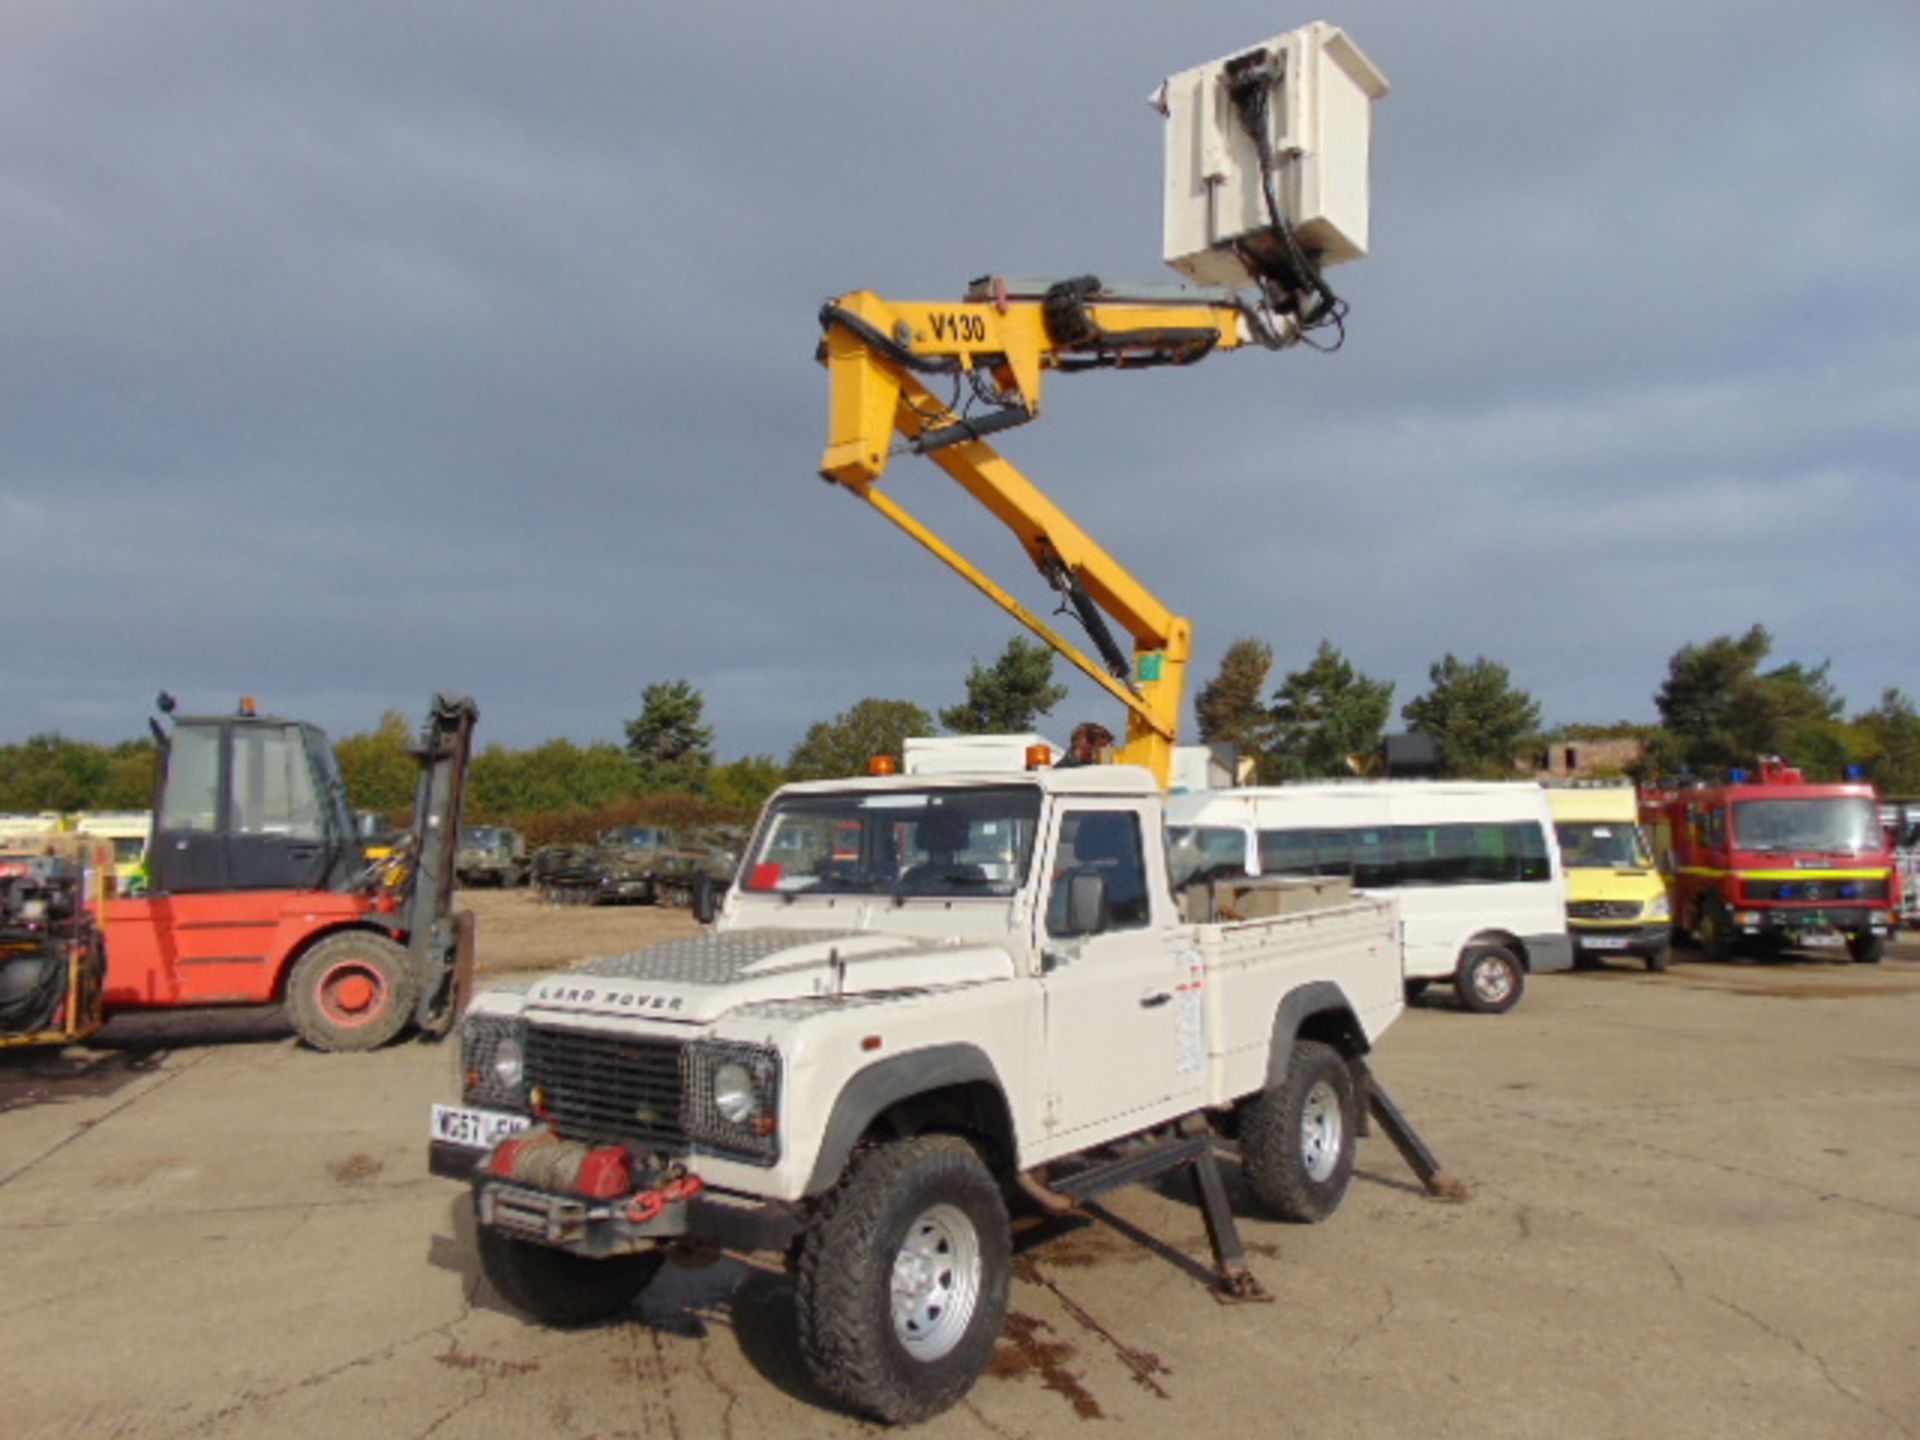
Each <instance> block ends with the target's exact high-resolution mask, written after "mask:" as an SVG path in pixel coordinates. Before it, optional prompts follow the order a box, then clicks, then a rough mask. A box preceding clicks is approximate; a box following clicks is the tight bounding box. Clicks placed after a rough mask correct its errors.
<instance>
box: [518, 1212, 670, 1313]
mask: <svg viewBox="0 0 1920 1440" xmlns="http://www.w3.org/2000/svg"><path fill="white" fill-rule="evenodd" d="M664 1258H665V1257H664V1256H663V1255H662V1254H661V1252H660V1251H658V1250H650V1251H647V1252H645V1253H643V1254H639V1255H613V1256H609V1257H608V1258H607V1259H604V1260H589V1259H588V1258H587V1257H585V1256H584V1255H570V1254H568V1253H567V1252H566V1251H565V1250H555V1249H553V1248H552V1247H551V1246H547V1245H536V1244H534V1243H533V1242H532V1241H530V1240H515V1239H513V1238H511V1237H510V1236H506V1235H502V1234H501V1233H500V1232H499V1231H497V1230H495V1229H493V1228H491V1227H490V1226H486V1225H482V1226H481V1227H480V1269H481V1270H482V1271H483V1272H484V1273H485V1274H486V1277H487V1283H488V1284H490V1285H492V1286H493V1288H494V1289H495V1290H497V1291H499V1292H500V1298H501V1299H503V1300H505V1301H506V1302H507V1303H508V1304H509V1305H511V1306H513V1307H514V1308H515V1309H516V1310H523V1311H525V1312H526V1313H527V1314H529V1315H531V1316H532V1317H533V1318H534V1319H536V1320H538V1321H539V1322H540V1323H541V1324H543V1325H553V1326H558V1327H560V1328H562V1329H565V1328H569V1327H572V1326H575V1325H591V1324H592V1323H593V1322H594V1321H596V1320H606V1319H609V1318H611V1317H612V1316H615V1315H618V1314H619V1313H620V1312H621V1311H623V1310H625V1309H626V1308H627V1307H628V1306H629V1305H631V1304H632V1303H633V1302H634V1300H635V1299H636V1298H637V1297H638V1296H639V1294H640V1292H641V1291H642V1290H644V1289H646V1288H647V1286H648V1285H649V1284H650V1283H651V1282H652V1280H653V1277H654V1276H655V1275H656V1274H658V1273H659V1271H660V1266H661V1263H662V1261H663V1260H664Z"/></svg>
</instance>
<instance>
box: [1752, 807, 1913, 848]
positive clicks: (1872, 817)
mask: <svg viewBox="0 0 1920 1440" xmlns="http://www.w3.org/2000/svg"><path fill="white" fill-rule="evenodd" d="M1733 843H1734V844H1735V845H1736V846H1737V847H1739V848H1740V849H1742V850H1759V851H1768V850H1776V851H1777V850H1818V851H1829V852H1832V851H1844V852H1848V853H1854V852H1858V851H1862V850H1878V849H1880V848H1881V847H1882V845H1883V844H1884V843H1885V842H1884V839H1883V834H1882V831H1881V829H1880V817H1879V814H1878V812H1877V811H1876V810H1875V809H1874V805H1873V801H1872V800H1870V799H1868V798H1867V797H1866V796H1865V795H1831V796H1823V797H1811V796H1810V797H1807V798H1804V799H1801V798H1795V799H1792V800H1739V801H1735V802H1734V806H1733Z"/></svg>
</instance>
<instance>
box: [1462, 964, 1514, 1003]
mask: <svg viewBox="0 0 1920 1440" xmlns="http://www.w3.org/2000/svg"><path fill="white" fill-rule="evenodd" d="M1467 978H1468V980H1469V981H1470V982H1471V983H1472V985H1473V993H1474V994H1475V995H1476V996H1478V997H1479V999H1480V1000H1482V1001H1483V1002H1484V1003H1486V1004H1488V1005H1498V1004H1500V1003H1501V1002H1503V1001H1504V1000H1505V999H1506V998H1507V997H1508V996H1509V995H1511V994H1513V967H1512V966H1510V965H1508V964H1507V962H1506V961H1505V960H1502V959H1501V958H1499V957H1498V956H1495V955H1488V956H1483V957H1482V958H1481V959H1480V960H1478V961H1476V962H1475V963H1474V967H1473V973H1472V975H1470V976H1468V977H1467Z"/></svg>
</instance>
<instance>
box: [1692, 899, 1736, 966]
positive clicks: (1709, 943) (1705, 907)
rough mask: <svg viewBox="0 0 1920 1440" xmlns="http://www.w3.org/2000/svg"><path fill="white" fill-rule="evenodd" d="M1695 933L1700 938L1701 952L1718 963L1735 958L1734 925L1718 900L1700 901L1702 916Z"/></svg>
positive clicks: (1694, 930) (1696, 923)
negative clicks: (1728, 919)
mask: <svg viewBox="0 0 1920 1440" xmlns="http://www.w3.org/2000/svg"><path fill="white" fill-rule="evenodd" d="M1693 933H1694V934H1695V936H1697V937H1698V938H1699V941H1700V953H1701V954H1702V955H1703V956H1705V957H1706V958H1707V959H1708V960H1711V961H1713V962H1714V963H1715V964H1716V965H1722V964H1725V963H1726V962H1727V961H1728V960H1731V959H1732V958H1733V927H1732V926H1731V925H1730V924H1729V923H1728V921H1727V911H1726V907H1725V906H1723V905H1722V904H1721V903H1720V902H1719V901H1718V900H1714V899H1707V900H1702V901H1701V902H1700V918H1699V919H1698V920H1697V921H1695V922H1694V927H1693Z"/></svg>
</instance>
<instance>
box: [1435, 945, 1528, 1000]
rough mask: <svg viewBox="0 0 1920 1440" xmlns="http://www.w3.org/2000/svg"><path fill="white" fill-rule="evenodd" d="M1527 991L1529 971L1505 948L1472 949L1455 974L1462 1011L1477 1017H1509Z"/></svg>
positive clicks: (1484, 947)
mask: <svg viewBox="0 0 1920 1440" xmlns="http://www.w3.org/2000/svg"><path fill="white" fill-rule="evenodd" d="M1526 988H1527V972H1526V967H1525V966H1523V965H1521V963H1520V959H1519V957H1518V956H1517V955H1515V954H1514V953H1513V952H1512V951H1511V950H1509V949H1507V947H1506V946H1504V945H1469V946H1468V947H1467V951H1466V954H1464V955H1462V956H1461V957H1460V964H1459V966H1458V968H1456V969H1455V971H1454V972H1453V992H1454V994H1455V995H1456V996H1457V997H1458V998H1459V1001H1460V1008H1461V1009H1463V1010H1471V1011H1472V1012H1473V1013H1474V1014H1476V1015H1504V1014H1506V1013H1507V1011H1509V1010H1511V1009H1513V1007H1514V1006H1516V1005H1518V1004H1519V1003H1520V997H1521V995H1522V994H1524V993H1525V991H1526Z"/></svg>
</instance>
